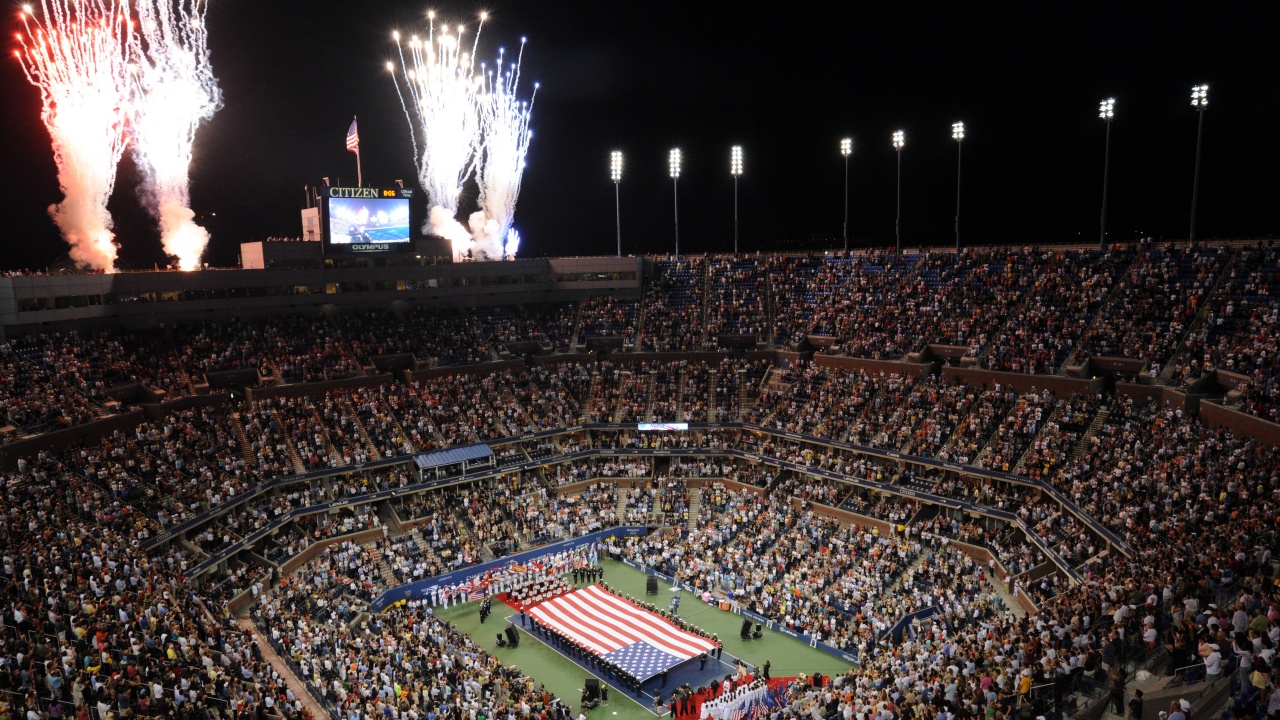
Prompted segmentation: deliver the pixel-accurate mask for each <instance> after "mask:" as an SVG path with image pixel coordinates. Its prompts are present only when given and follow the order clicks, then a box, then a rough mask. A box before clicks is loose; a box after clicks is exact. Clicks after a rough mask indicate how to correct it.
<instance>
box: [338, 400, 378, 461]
mask: <svg viewBox="0 0 1280 720" xmlns="http://www.w3.org/2000/svg"><path fill="white" fill-rule="evenodd" d="M338 402H339V404H341V405H342V406H343V407H345V408H346V410H347V413H348V414H349V415H350V416H351V421H352V423H353V424H354V425H355V427H356V433H357V434H358V435H359V436H360V440H361V441H363V442H364V446H365V449H367V450H368V451H369V458H370V459H372V460H381V459H382V453H381V452H379V451H378V446H377V445H375V444H374V442H373V439H372V438H370V437H369V430H368V429H367V428H365V426H364V421H363V420H361V419H360V413H358V412H356V409H355V406H353V405H352V404H351V401H350V400H349V399H347V397H346V396H345V395H343V396H339V399H338Z"/></svg>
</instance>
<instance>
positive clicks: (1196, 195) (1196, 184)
mask: <svg viewBox="0 0 1280 720" xmlns="http://www.w3.org/2000/svg"><path fill="white" fill-rule="evenodd" d="M1191 107H1193V108H1195V109H1196V114H1197V115H1199V116H1200V120H1199V121H1198V122H1197V123H1196V169H1195V173H1194V174H1193V176H1192V178H1191V232H1190V234H1189V235H1188V238H1187V239H1188V240H1190V241H1191V242H1195V241H1196V205H1197V202H1198V201H1199V199H1200V141H1201V138H1203V136H1204V110H1205V108H1207V107H1209V86H1208V85H1193V86H1192V87H1191Z"/></svg>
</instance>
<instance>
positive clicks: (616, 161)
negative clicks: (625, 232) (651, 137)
mask: <svg viewBox="0 0 1280 720" xmlns="http://www.w3.org/2000/svg"><path fill="white" fill-rule="evenodd" d="M609 179H610V180H612V181H613V213H614V218H615V220H616V221H617V227H618V257H622V195H621V192H620V191H619V190H618V186H619V185H620V184H621V183H622V151H621V150H614V151H613V152H611V153H609Z"/></svg>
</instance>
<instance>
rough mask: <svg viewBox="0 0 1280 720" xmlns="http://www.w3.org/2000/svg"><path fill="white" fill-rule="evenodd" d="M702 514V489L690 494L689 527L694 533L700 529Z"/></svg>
mask: <svg viewBox="0 0 1280 720" xmlns="http://www.w3.org/2000/svg"><path fill="white" fill-rule="evenodd" d="M701 514H702V488H698V489H697V491H696V492H691V493H689V522H688V523H687V526H688V528H689V531H690V532H692V531H694V530H697V529H698V520H699V519H700V516H701Z"/></svg>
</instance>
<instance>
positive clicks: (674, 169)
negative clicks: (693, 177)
mask: <svg viewBox="0 0 1280 720" xmlns="http://www.w3.org/2000/svg"><path fill="white" fill-rule="evenodd" d="M667 169H668V170H670V172H671V209H672V211H673V213H672V214H673V215H674V217H675V222H676V257H677V258H678V257H680V148H673V149H672V150H671V152H670V153H669V154H668V155H667Z"/></svg>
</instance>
